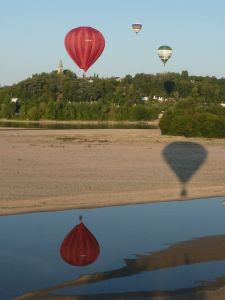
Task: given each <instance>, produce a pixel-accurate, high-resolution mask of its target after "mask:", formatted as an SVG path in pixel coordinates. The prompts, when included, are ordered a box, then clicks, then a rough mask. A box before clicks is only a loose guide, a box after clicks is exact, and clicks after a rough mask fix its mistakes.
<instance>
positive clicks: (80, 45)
mask: <svg viewBox="0 0 225 300" xmlns="http://www.w3.org/2000/svg"><path fill="white" fill-rule="evenodd" d="M132 29H133V31H134V32H135V33H136V34H138V33H139V32H140V31H141V29H142V24H140V23H133V24H132ZM64 43H65V48H66V51H67V52H68V54H69V56H70V57H71V58H72V60H73V61H74V63H75V64H76V65H77V66H78V67H79V68H80V69H82V70H83V71H84V77H85V76H86V72H87V71H88V69H89V68H90V67H91V66H92V65H93V64H94V63H95V62H96V60H97V59H98V58H99V57H100V55H101V54H102V52H103V50H104V48H105V38H104V36H103V34H102V33H101V32H100V31H99V30H97V29H95V28H92V27H88V26H81V27H77V28H73V29H72V30H70V31H69V32H68V33H67V34H66V37H65V40H64ZM172 53H173V50H172V48H171V47H169V46H167V45H163V46H160V47H159V48H158V49H157V54H158V57H159V58H160V59H161V61H162V62H163V64H164V66H165V64H166V63H167V61H168V60H169V59H170V57H171V56H172Z"/></svg>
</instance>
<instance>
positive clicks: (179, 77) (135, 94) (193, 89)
mask: <svg viewBox="0 0 225 300" xmlns="http://www.w3.org/2000/svg"><path fill="white" fill-rule="evenodd" d="M159 96H160V97H161V99H164V100H165V101H158V100H157V97H159ZM13 97H15V98H18V101H17V102H15V103H13V102H12V98H13ZM143 99H144V100H146V99H147V101H143ZM223 101H225V79H224V78H221V79H217V78H216V77H202V76H189V75H188V72H187V71H182V72H181V73H161V74H155V75H153V74H136V75H135V76H130V75H127V76H125V77H124V78H121V79H120V78H114V77H112V78H99V77H98V76H94V77H91V78H87V79H84V78H77V76H76V74H74V73H73V72H71V71H69V70H65V71H64V73H63V74H57V72H55V71H53V72H51V73H42V74H35V75H33V76H32V77H31V78H28V79H26V80H24V81H21V82H19V83H18V84H14V85H12V86H5V87H1V88H0V118H8V119H10V118H11V119H13V118H16V119H28V120H39V119H57V120H118V121H122V120H130V121H140V120H153V119H157V117H158V114H159V113H160V112H162V111H166V113H165V114H164V117H163V119H162V120H161V122H160V126H161V129H162V133H166V134H184V135H187V136H188V135H202V136H205V135H206V134H205V135H204V134H203V133H202V130H200V129H196V128H195V129H193V128H192V127H193V122H194V121H190V120H191V119H192V118H195V120H197V121H196V122H197V123H198V122H199V123H201V124H202V122H203V119H204V120H205V119H206V120H207V122H208V120H211V121H210V122H214V124H216V125H215V126H214V127H216V128H218V127H220V128H223V126H222V125H221V122H222V123H223V120H222V118H223V113H221V111H222V108H221V109H219V108H218V107H219V106H218V105H219V104H220V103H221V102H223ZM190 107H193V108H194V109H192V110H190ZM203 115H204V116H203ZM212 115H213V116H212ZM179 118H180V119H179ZM178 119H179V120H178ZM217 119H218V120H217ZM212 120H214V121H212ZM216 120H217V121H218V122H219V123H218V122H217V121H216ZM221 120H222V121H221ZM190 122H192V123H191V124H192V125H190ZM204 122H205V121H204ZM184 123H185V124H184ZM171 124H173V125H171ZM178 124H179V125H178ZM218 124H219V125H218ZM199 126H200V125H199ZM221 126H222V127H221ZM178 127H179V128H180V129H179V130H178ZM214 127H213V126H212V129H211V133H210V134H208V136H210V135H216V136H221V134H220V133H218V132H217V133H216V130H217V129H213V128H214ZM184 128H186V129H185V130H184ZM187 128H189V129H187ZM182 130H183V131H182ZM188 130H189V131H188ZM218 130H219V129H218ZM221 130H222V129H221ZM194 131H195V133H194ZM213 132H215V134H214V133H213Z"/></svg>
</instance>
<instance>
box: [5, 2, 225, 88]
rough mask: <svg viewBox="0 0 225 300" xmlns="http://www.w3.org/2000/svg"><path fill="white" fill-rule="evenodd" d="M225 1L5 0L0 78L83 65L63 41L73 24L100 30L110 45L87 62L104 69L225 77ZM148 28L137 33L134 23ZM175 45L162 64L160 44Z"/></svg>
mask: <svg viewBox="0 0 225 300" xmlns="http://www.w3.org/2000/svg"><path fill="white" fill-rule="evenodd" d="M224 14H225V1H224V0H160V1H159V0H113V1H110V0H84V1H82V0H0V37H1V39H0V41H1V42H0V43H1V44H0V85H8V84H12V83H17V82H19V81H21V80H23V79H26V78H27V77H30V76H31V75H32V74H34V73H41V72H51V71H52V70H55V69H56V68H57V65H58V62H59V60H60V58H61V59H62V61H63V65H64V68H66V69H71V70H73V71H74V72H75V73H76V74H77V75H79V76H80V75H81V74H82V71H81V70H80V69H79V68H78V67H77V66H76V65H75V64H74V63H73V61H72V60H71V59H70V57H69V56H68V54H67V52H66V50H65V48H64V37H65V35H66V33H67V32H68V31H69V30H70V29H72V28H75V27H79V26H91V27H94V28H96V29H98V30H100V31H101V32H102V33H103V35H104V37H105V40H106V47H105V50H104V52H103V53H102V55H101V57H100V58H99V59H98V61H97V62H96V63H95V64H94V65H93V66H92V67H91V68H90V69H89V71H88V75H93V74H94V73H97V74H99V76H100V77H102V76H104V77H105V76H108V77H110V76H121V77H122V76H125V75H126V74H131V75H134V74H136V73H142V72H143V73H152V74H155V73H159V72H164V71H171V72H181V71H182V70H188V72H189V74H191V75H202V76H207V75H209V76H216V77H225V55H224V49H225V33H224V30H225V17H224ZM134 22H140V23H142V24H143V29H142V31H141V32H140V33H139V35H137V36H136V35H135V33H133V31H132V29H131V24H132V23H134ZM164 44H166V45H169V46H171V47H172V48H173V50H174V52H173V56H172V57H171V59H170V60H169V61H168V63H167V65H166V68H165V69H164V67H163V65H162V63H161V61H160V60H159V58H158V57H157V54H156V50H157V48H158V47H159V46H161V45H164Z"/></svg>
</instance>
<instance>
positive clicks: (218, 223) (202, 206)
mask: <svg viewBox="0 0 225 300" xmlns="http://www.w3.org/2000/svg"><path fill="white" fill-rule="evenodd" d="M224 200H225V199H224V198H211V199H202V200H195V201H176V202H168V203H153V204H142V205H129V206H115V207H108V208H97V209H83V210H80V209H76V210H70V211H62V212H51V213H47V212H46V213H32V214H24V215H15V216H2V217H0V240H1V246H0V263H1V268H0V283H1V284H0V299H4V300H9V299H14V298H15V297H16V296H19V295H22V294H24V293H26V292H29V291H32V290H38V289H42V288H47V287H51V286H54V285H57V284H61V283H63V282H66V281H69V280H72V279H76V278H77V277H79V276H80V275H83V274H92V273H95V272H101V273H102V274H103V278H104V276H105V275H107V280H106V279H105V280H101V281H99V282H96V283H91V284H85V285H82V286H74V287H67V288H63V289H56V290H54V291H52V293H53V294H61V295H78V294H98V293H122V292H124V293H125V292H137V291H141V292H144V291H154V290H161V291H165V290H177V289H180V288H188V287H194V286H198V285H200V284H201V282H203V281H209V280H214V279H215V278H219V277H222V276H225V257H223V255H222V256H221V257H220V255H219V254H218V257H217V255H216V257H214V258H213V259H212V258H211V256H210V254H209V255H207V249H206V248H204V249H201V251H202V253H204V254H206V258H205V259H204V261H201V257H200V261H198V260H196V261H195V263H192V261H191V258H190V257H188V252H187V253H186V252H185V251H186V250H184V253H183V255H184V256H185V259H184V263H182V260H181V262H178V261H177V259H176V257H174V259H173V261H172V265H170V266H166V265H165V264H164V262H166V261H167V259H165V257H167V256H165V255H164V254H166V253H170V251H171V246H173V245H174V244H177V245H178V246H179V245H180V244H182V242H183V241H185V242H186V243H188V245H189V243H191V242H192V241H197V240H198V239H200V238H203V240H204V238H207V237H212V238H214V237H215V236H221V240H222V241H223V240H225V206H224V205H223V201H224ZM81 214H82V215H83V221H84V223H85V225H86V226H87V227H88V228H89V230H90V231H91V232H92V233H93V234H94V235H95V237H96V239H97V240H98V242H99V245H100V249H101V250H100V255H99V257H98V259H97V260H96V261H95V262H94V263H93V264H91V265H88V266H84V267H75V266H71V265H69V264H67V263H65V262H64V261H63V260H62V258H61V257H60V254H59V247H60V244H61V242H62V240H63V239H64V237H65V235H66V234H67V233H68V232H69V231H70V230H71V229H72V228H73V227H74V226H75V225H76V224H77V223H78V222H79V221H78V217H79V215H81ZM223 235H224V237H223ZM211 246H212V245H211ZM193 247H194V248H195V246H193ZM194 248H193V249H194ZM181 249H182V248H181ZM184 249H186V248H185V247H184ZM189 249H190V247H189ZM160 250H163V251H161V252H160ZM194 251H195V250H194ZM179 252H181V250H179ZM157 253H161V254H160V255H161V256H159V257H161V258H160V259H158V260H157V264H156V265H155V267H154V268H155V269H154V268H153V269H151V268H152V267H151V266H152V265H153V264H154V263H155V259H156V258H154V257H153V258H152V261H151V263H149V266H150V267H149V268H147V269H146V268H145V267H143V266H139V267H138V268H135V267H132V265H130V264H129V261H138V259H140V257H141V256H143V255H146V257H147V259H148V258H151V255H154V254H157ZM163 253H164V254H163ZM115 270H118V272H116V273H115V272H113V271H115Z"/></svg>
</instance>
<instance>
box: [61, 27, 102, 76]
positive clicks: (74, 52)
mask: <svg viewBox="0 0 225 300" xmlns="http://www.w3.org/2000/svg"><path fill="white" fill-rule="evenodd" d="M65 47H66V50H67V52H68V54H69V56H70V57H71V58H72V60H73V61H74V62H75V63H76V64H77V65H78V67H79V68H80V69H82V70H84V72H86V71H87V70H88V69H89V68H90V66H91V65H93V63H94V62H95V61H96V60H97V59H98V58H99V56H100V55H101V54H102V51H103V50H104V48H105V39H104V37H103V35H102V34H101V32H100V31H98V30H97V29H94V28H92V27H77V28H74V29H72V30H70V31H69V32H68V33H67V35H66V37H65Z"/></svg>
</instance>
